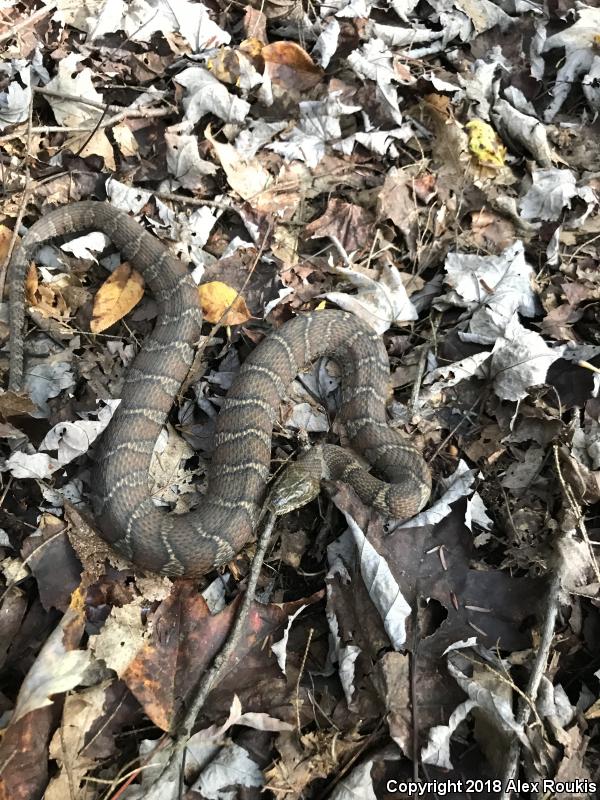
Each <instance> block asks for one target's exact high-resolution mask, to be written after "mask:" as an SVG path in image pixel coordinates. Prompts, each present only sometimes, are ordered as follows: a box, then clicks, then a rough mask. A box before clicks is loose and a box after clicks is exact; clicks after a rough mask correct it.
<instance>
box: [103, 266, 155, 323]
mask: <svg viewBox="0 0 600 800" xmlns="http://www.w3.org/2000/svg"><path fill="white" fill-rule="evenodd" d="M143 294H144V279H143V278H142V276H141V275H140V273H139V272H137V271H136V270H135V269H132V268H131V267H130V266H129V264H128V263H127V262H126V261H125V262H124V263H123V264H120V265H119V266H118V267H117V268H116V270H115V271H114V272H113V273H112V275H111V276H110V278H108V280H106V281H105V282H104V283H103V284H102V286H101V287H100V289H99V290H98V293H97V294H96V297H95V298H94V309H93V314H92V321H91V322H90V330H91V331H92V333H100V332H101V331H104V330H106V329H107V328H110V326H111V325H114V324H115V322H118V321H119V320H120V319H122V318H123V317H124V316H125V314H128V313H129V312H130V311H131V309H132V308H134V307H135V306H136V305H137V304H138V303H139V301H140V300H141V299H142V297H143Z"/></svg>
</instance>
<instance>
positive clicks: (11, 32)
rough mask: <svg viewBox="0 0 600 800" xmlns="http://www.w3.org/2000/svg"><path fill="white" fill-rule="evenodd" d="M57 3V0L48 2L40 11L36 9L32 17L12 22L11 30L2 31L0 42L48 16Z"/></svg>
mask: <svg viewBox="0 0 600 800" xmlns="http://www.w3.org/2000/svg"><path fill="white" fill-rule="evenodd" d="M57 5H58V4H57V3H55V2H52V3H46V5H45V6H44V8H40V9H38V11H35V12H34V13H33V14H32V15H31V16H30V17H27V18H26V19H22V20H21V21H20V22H15V23H13V24H11V26H10V30H8V31H5V32H4V33H0V42H6V41H7V40H8V39H12V37H13V36H14V35H15V34H16V33H17V32H18V31H20V30H21V29H22V28H26V27H27V26H28V25H33V24H34V23H36V22H39V20H41V19H43V18H44V17H47V16H48V14H50V12H52V11H54V9H55V8H56V6H57Z"/></svg>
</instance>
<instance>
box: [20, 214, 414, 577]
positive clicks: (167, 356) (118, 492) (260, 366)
mask: <svg viewBox="0 0 600 800" xmlns="http://www.w3.org/2000/svg"><path fill="white" fill-rule="evenodd" d="M90 230H99V231H102V232H103V233H104V234H106V235H107V236H108V237H109V238H110V239H111V241H112V242H113V244H114V245H115V246H116V247H117V248H118V249H119V250H120V251H121V254H122V255H123V257H124V258H125V259H127V260H128V261H129V262H130V264H131V265H132V266H133V267H135V269H137V270H138V271H139V272H140V273H141V274H142V275H143V277H144V279H145V281H146V283H147V284H148V285H149V287H150V289H151V290H152V292H153V294H154V297H155V299H156V301H157V303H158V306H159V317H158V321H157V323H156V325H155V327H154V330H153V332H152V334H151V335H150V336H149V337H147V338H146V340H145V341H144V343H143V345H142V347H141V349H140V351H139V353H138V354H137V356H136V358H135V360H134V362H133V364H132V366H131V367H130V368H129V370H128V373H127V375H126V378H125V382H124V386H123V391H122V399H121V403H120V405H119V406H118V408H117V410H116V412H115V414H114V416H113V418H112V420H111V422H110V424H109V426H108V427H107V429H106V430H105V432H104V433H103V435H102V438H101V441H100V445H99V447H98V449H97V454H96V460H95V466H94V471H93V475H92V500H93V507H94V512H95V517H96V520H97V522H98V525H99V528H100V531H101V533H102V536H103V537H104V538H105V539H106V540H108V541H109V542H111V543H112V545H113V546H114V547H115V548H116V549H117V550H118V551H119V552H121V553H122V554H124V555H125V556H126V557H128V558H129V559H130V560H131V561H133V562H134V564H136V565H138V566H140V567H142V568H144V569H148V570H151V571H154V572H159V573H162V574H164V575H170V576H176V575H189V576H199V575H203V574H205V573H206V572H208V571H209V570H210V569H212V568H213V567H215V566H218V565H220V564H223V563H225V562H227V561H229V560H230V559H231V558H233V556H234V555H235V554H236V553H237V552H238V551H239V550H240V549H241V548H242V547H243V545H244V544H245V543H246V542H247V541H248V540H250V539H251V538H252V536H253V534H254V530H255V527H256V524H257V520H258V516H259V511H260V508H261V504H262V502H263V498H264V494H265V487H266V482H267V479H268V476H269V464H270V457H271V436H272V428H273V422H274V419H275V417H276V414H277V409H278V406H279V404H280V401H281V399H282V397H283V396H284V395H285V392H286V389H287V387H288V386H289V384H290V383H291V381H292V380H293V378H294V377H295V376H296V374H297V373H298V371H299V370H301V369H303V368H304V367H305V366H306V365H308V364H309V363H310V362H312V361H314V360H315V359H317V358H319V357H320V356H324V355H327V356H332V357H333V358H335V359H336V360H337V361H339V363H340V365H341V368H342V382H343V388H342V408H341V412H340V413H341V415H342V419H343V421H344V423H345V427H346V431H347V433H348V436H349V438H350V441H351V443H352V446H353V448H354V449H355V450H356V451H357V452H359V453H362V455H363V456H364V457H365V458H366V459H367V461H368V462H369V463H370V464H371V465H372V466H373V467H375V468H376V469H377V470H379V471H381V472H383V473H384V474H385V476H386V478H387V479H388V480H389V481H392V483H385V482H383V481H380V480H378V479H377V478H375V477H373V476H371V475H370V474H369V473H367V472H365V471H364V470H362V469H361V468H360V466H359V465H358V464H357V462H356V460H355V459H354V457H353V456H352V455H351V454H350V453H348V452H347V451H344V450H342V449H341V448H338V447H333V446H326V447H325V448H324V451H323V452H324V461H325V462H326V467H327V471H328V473H329V477H331V478H334V479H335V478H340V479H343V480H345V481H346V482H348V483H350V484H351V485H352V486H353V487H354V488H355V490H356V491H357V492H358V494H359V496H360V497H361V499H362V500H363V501H365V502H366V503H369V504H371V505H372V506H374V507H376V508H378V509H379V510H381V511H383V512H384V513H386V514H387V515H388V516H393V517H404V518H406V517H409V516H412V515H413V514H415V513H417V512H418V511H419V510H420V509H421V508H422V506H423V505H424V504H425V503H426V502H427V499H428V497H429V491H430V475H429V471H428V469H427V466H426V465H425V463H424V461H423V459H422V458H421V455H420V454H419V453H418V451H417V450H416V449H415V448H414V447H413V445H411V444H410V443H409V442H407V441H406V439H405V438H403V437H402V436H401V435H400V434H398V433H397V432H396V431H394V430H392V429H391V428H389V427H388V424H387V422H386V412H385V403H386V390H387V384H388V380H389V364H388V358H387V353H386V351H385V347H384V345H383V343H382V341H381V339H380V337H379V336H377V335H376V334H375V333H374V332H373V331H372V329H371V328H370V327H368V326H367V325H366V324H365V323H363V322H361V321H360V320H359V319H357V318H356V317H354V316H353V315H351V314H349V313H346V312H342V311H320V312H315V313H311V314H307V315H305V316H300V317H296V318H295V319H293V320H291V321H290V322H288V323H286V324H285V325H283V326H282V327H280V328H279V329H278V330H276V331H275V332H274V333H272V334H271V335H270V336H268V337H267V338H266V339H265V340H263V342H262V343H261V344H260V345H259V346H258V347H256V348H255V350H254V351H253V352H252V354H251V355H250V356H249V358H247V359H246V361H245V363H244V364H243V366H242V368H241V370H240V372H239V374H238V377H237V379H236V380H235V381H234V383H233V385H232V387H231V389H230V390H229V392H228V394H227V397H226V399H225V401H224V404H223V407H222V409H221V411H220V413H219V416H218V420H217V425H216V436H215V451H214V455H213V458H212V463H211V465H210V468H209V471H208V482H207V483H208V485H207V490H206V494H205V496H204V497H203V498H202V502H201V505H200V507H199V508H197V509H194V510H192V511H190V512H187V513H186V514H181V515H179V514H169V513H167V512H165V510H164V509H163V508H158V507H157V506H155V504H154V503H153V501H152V498H151V496H150V490H149V487H148V474H149V467H150V459H151V456H152V451H153V449H154V445H155V442H156V439H157V437H158V435H159V433H160V431H161V428H162V426H163V424H164V422H165V420H166V417H167V414H168V413H169V411H170V409H171V407H172V404H173V400H174V397H175V396H176V394H177V392H178V391H179V389H180V387H181V384H182V382H183V380H184V379H185V377H186V375H187V373H188V370H189V367H190V365H191V362H192V357H193V353H194V349H193V345H194V343H195V342H196V341H197V340H198V338H199V335H200V326H201V323H202V318H201V312H200V308H199V304H198V291H197V287H196V285H195V284H194V282H193V281H192V279H191V277H190V275H189V273H188V271H187V269H186V268H185V267H184V265H183V264H182V263H181V262H180V261H179V260H178V259H176V258H174V257H173V256H171V255H170V253H169V251H168V250H167V248H166V247H165V246H164V245H163V244H161V242H159V241H158V240H157V239H156V238H155V237H153V236H151V235H150V234H149V233H147V232H146V231H145V230H144V229H143V228H142V227H141V226H140V225H139V224H138V223H136V222H135V221H134V220H133V219H132V218H130V217H129V216H128V215H127V214H126V213H124V212H122V211H119V210H117V209H115V208H113V207H112V206H110V205H109V204H107V203H102V202H96V201H84V202H78V203H74V204H71V205H69V206H65V207H61V208H59V209H56V210H54V211H51V212H50V213H48V214H46V215H45V216H44V217H42V218H41V219H40V220H39V221H38V222H36V223H35V224H34V225H33V226H32V227H31V228H30V229H29V231H28V233H27V234H26V235H25V237H24V238H23V240H22V241H21V244H20V245H19V246H18V247H17V248H16V250H15V252H14V254H13V257H12V259H11V263H10V267H9V287H10V304H9V307H10V325H11V348H10V388H11V389H14V390H20V389H21V388H22V383H23V336H24V334H23V328H24V281H25V275H26V271H27V268H28V264H29V260H30V259H31V258H32V256H33V255H34V252H35V249H36V248H37V247H38V246H39V245H40V244H41V243H42V242H45V241H47V240H49V239H52V238H54V237H57V236H63V235H65V234H72V233H83V232H85V231H90Z"/></svg>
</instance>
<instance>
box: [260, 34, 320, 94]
mask: <svg viewBox="0 0 600 800" xmlns="http://www.w3.org/2000/svg"><path fill="white" fill-rule="evenodd" d="M262 57H263V58H264V60H265V72H268V74H269V77H270V78H271V82H272V83H274V84H276V85H278V86H280V87H283V88H284V89H290V90H293V91H295V92H298V91H305V90H306V89H312V87H313V86H316V85H317V84H318V83H320V82H321V80H322V77H323V70H322V69H321V67H318V66H317V65H316V64H315V62H314V61H313V60H312V58H311V57H310V56H309V55H308V53H307V52H306V50H304V49H303V48H302V47H300V45H298V44H295V43H294V42H273V44H268V45H267V46H266V47H263V50H262Z"/></svg>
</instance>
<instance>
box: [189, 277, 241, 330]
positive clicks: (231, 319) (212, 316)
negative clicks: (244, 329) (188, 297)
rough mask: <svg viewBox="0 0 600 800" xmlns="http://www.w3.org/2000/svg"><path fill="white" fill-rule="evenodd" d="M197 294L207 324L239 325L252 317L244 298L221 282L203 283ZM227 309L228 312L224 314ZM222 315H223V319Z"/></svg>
mask: <svg viewBox="0 0 600 800" xmlns="http://www.w3.org/2000/svg"><path fill="white" fill-rule="evenodd" d="M198 293H199V295H200V305H201V306H202V313H203V314H204V319H205V320H206V321H207V322H222V323H223V325H241V324H242V323H244V322H247V320H249V319H250V317H251V316H252V314H251V313H250V311H249V310H248V306H247V305H246V301H245V300H244V298H243V297H242V296H241V295H239V294H238V293H237V291H236V290H235V289H232V288H231V286H228V285H227V284H226V283H222V282H221V281H211V282H210V283H203V284H202V286H199V287H198ZM229 306H231V308H229ZM228 308H229V311H227V314H225V311H226V310H227V309H228ZM223 314H225V316H224V317H223ZM222 317H223V318H222ZM221 318H222V319H221Z"/></svg>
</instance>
